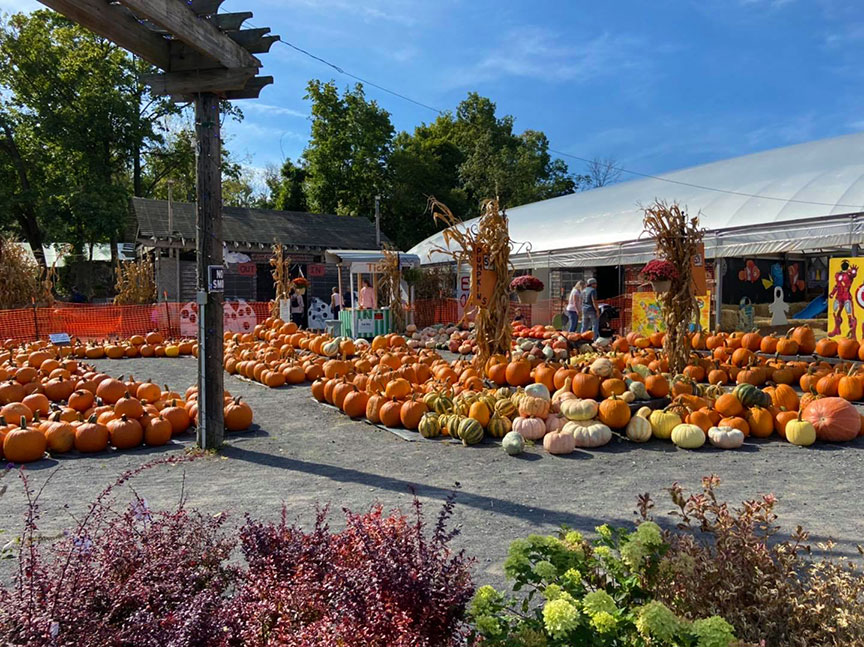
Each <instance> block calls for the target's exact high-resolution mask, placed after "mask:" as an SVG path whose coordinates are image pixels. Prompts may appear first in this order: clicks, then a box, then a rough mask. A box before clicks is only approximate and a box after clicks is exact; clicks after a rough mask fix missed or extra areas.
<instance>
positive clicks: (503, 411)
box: [495, 400, 517, 418]
mask: <svg viewBox="0 0 864 647" xmlns="http://www.w3.org/2000/svg"><path fill="white" fill-rule="evenodd" d="M495 413H497V414H498V415H499V416H502V417H503V418H515V417H516V413H517V411H516V405H515V404H513V403H512V402H511V401H510V400H498V402H496V403H495Z"/></svg>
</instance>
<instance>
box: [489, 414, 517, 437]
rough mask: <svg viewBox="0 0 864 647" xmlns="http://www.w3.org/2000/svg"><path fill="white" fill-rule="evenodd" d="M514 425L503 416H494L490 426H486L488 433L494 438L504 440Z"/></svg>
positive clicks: (490, 420)
mask: <svg viewBox="0 0 864 647" xmlns="http://www.w3.org/2000/svg"><path fill="white" fill-rule="evenodd" d="M511 427H512V424H511V423H510V420H508V419H507V418H505V417H503V416H499V415H497V414H496V415H494V416H492V417H491V418H490V419H489V424H488V425H486V431H487V432H489V435H490V436H492V438H504V436H506V435H507V432H508V431H510V428H511Z"/></svg>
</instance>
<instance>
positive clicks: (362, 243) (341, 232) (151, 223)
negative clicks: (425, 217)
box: [132, 198, 386, 250]
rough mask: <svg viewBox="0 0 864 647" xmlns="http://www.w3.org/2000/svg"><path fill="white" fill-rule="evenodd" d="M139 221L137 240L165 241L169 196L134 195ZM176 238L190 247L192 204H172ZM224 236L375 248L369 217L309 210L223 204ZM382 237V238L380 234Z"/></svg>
mask: <svg viewBox="0 0 864 647" xmlns="http://www.w3.org/2000/svg"><path fill="white" fill-rule="evenodd" d="M132 210H133V212H134V214H135V217H136V219H137V222H138V239H139V241H140V240H142V239H153V238H157V239H167V238H168V237H169V235H170V234H171V232H169V231H168V202H167V200H147V199H145V198H132ZM172 211H173V223H172V228H173V229H174V232H173V235H174V238H178V237H182V238H183V239H185V240H186V241H189V244H190V246H194V244H195V243H194V241H195V205H194V204H193V203H190V202H173V203H172ZM222 238H223V240H224V241H225V242H226V243H227V244H228V245H229V246H235V247H246V246H249V245H253V244H254V245H267V246H269V245H272V244H273V243H283V244H288V245H296V246H297V247H299V248H304V249H317V250H324V249H328V248H339V247H345V248H355V247H361V248H363V247H374V246H375V224H374V223H372V222H371V221H370V220H369V219H368V218H351V217H348V216H334V215H331V214H312V213H301V212H296V211H275V210H272V209H247V208H243V207H222ZM382 239H383V240H386V238H385V237H384V236H383V235H382Z"/></svg>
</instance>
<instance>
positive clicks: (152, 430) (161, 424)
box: [144, 413, 192, 447]
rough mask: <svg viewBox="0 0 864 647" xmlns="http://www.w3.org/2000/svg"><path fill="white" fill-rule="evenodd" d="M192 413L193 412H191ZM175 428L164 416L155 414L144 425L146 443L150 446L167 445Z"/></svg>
mask: <svg viewBox="0 0 864 647" xmlns="http://www.w3.org/2000/svg"><path fill="white" fill-rule="evenodd" d="M189 415H190V416H191V415H192V414H191V413H190V414H189ZM173 432H174V428H173V427H172V426H171V423H170V422H168V421H167V420H166V419H165V418H163V417H162V416H155V417H153V418H150V419H149V420H148V421H147V424H146V425H144V443H145V444H147V445H149V446H150V447H158V446H160V445H167V444H168V442H169V441H170V440H171V436H172V435H173Z"/></svg>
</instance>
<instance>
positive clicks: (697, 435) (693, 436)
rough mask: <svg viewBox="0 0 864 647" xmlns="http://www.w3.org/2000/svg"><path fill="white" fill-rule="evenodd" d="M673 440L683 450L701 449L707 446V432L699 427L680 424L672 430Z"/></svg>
mask: <svg viewBox="0 0 864 647" xmlns="http://www.w3.org/2000/svg"><path fill="white" fill-rule="evenodd" d="M671 438H672V442H673V443H675V444H676V445H678V447H680V448H681V449H699V448H700V447H701V446H702V445H704V444H705V432H704V431H702V427H699V426H697V425H689V424H680V425H678V426H677V427H675V429H673V430H672V435H671Z"/></svg>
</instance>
